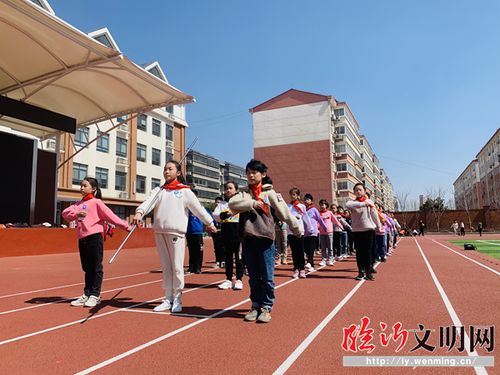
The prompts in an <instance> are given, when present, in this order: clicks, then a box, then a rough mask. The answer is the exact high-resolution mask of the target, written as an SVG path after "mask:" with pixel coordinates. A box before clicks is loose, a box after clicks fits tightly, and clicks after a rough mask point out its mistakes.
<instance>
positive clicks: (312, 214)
mask: <svg viewBox="0 0 500 375" xmlns="http://www.w3.org/2000/svg"><path fill="white" fill-rule="evenodd" d="M304 203H305V205H306V210H307V215H308V216H309V219H310V221H311V227H310V228H308V227H306V228H304V252H305V253H306V257H307V263H306V269H307V270H308V271H309V272H312V271H314V250H316V248H317V245H318V228H319V227H321V229H322V230H323V231H325V232H326V231H327V227H326V224H325V222H324V221H323V218H322V217H321V214H320V213H319V211H318V209H317V208H316V207H314V198H313V196H312V195H311V194H310V193H306V194H305V195H304Z"/></svg>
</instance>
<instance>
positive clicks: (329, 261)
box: [326, 259, 335, 266]
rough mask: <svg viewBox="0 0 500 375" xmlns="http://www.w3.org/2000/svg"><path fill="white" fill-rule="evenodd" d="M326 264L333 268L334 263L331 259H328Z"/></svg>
mask: <svg viewBox="0 0 500 375" xmlns="http://www.w3.org/2000/svg"><path fill="white" fill-rule="evenodd" d="M326 264H328V265H329V266H333V265H334V264H335V261H334V260H333V259H329V260H328V262H326Z"/></svg>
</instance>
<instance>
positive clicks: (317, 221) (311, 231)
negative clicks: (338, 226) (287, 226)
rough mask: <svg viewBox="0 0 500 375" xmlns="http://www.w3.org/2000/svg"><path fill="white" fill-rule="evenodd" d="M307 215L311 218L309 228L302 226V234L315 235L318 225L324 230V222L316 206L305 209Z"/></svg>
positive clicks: (325, 229)
mask: <svg viewBox="0 0 500 375" xmlns="http://www.w3.org/2000/svg"><path fill="white" fill-rule="evenodd" d="M307 216H309V218H310V219H311V224H312V225H311V228H304V236H317V235H318V225H320V226H321V228H322V229H323V230H324V231H325V232H326V231H327V228H326V224H325V222H324V221H323V218H322V217H321V214H320V213H319V211H318V209H317V208H316V207H312V208H309V209H308V210H307Z"/></svg>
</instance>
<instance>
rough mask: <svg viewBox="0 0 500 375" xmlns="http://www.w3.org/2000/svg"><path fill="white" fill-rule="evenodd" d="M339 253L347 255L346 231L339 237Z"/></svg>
mask: <svg viewBox="0 0 500 375" xmlns="http://www.w3.org/2000/svg"><path fill="white" fill-rule="evenodd" d="M340 255H347V232H346V231H343V232H342V235H341V237H340Z"/></svg>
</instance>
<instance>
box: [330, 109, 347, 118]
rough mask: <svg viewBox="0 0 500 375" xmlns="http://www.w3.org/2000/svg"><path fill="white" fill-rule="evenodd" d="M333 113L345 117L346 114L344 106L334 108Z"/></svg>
mask: <svg viewBox="0 0 500 375" xmlns="http://www.w3.org/2000/svg"><path fill="white" fill-rule="evenodd" d="M333 113H335V116H336V117H344V116H345V112H344V108H339V109H334V110H333Z"/></svg>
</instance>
